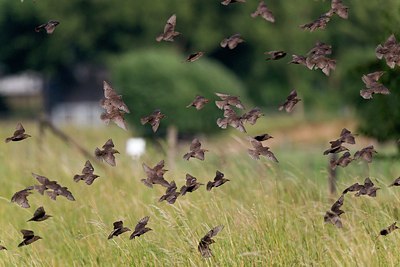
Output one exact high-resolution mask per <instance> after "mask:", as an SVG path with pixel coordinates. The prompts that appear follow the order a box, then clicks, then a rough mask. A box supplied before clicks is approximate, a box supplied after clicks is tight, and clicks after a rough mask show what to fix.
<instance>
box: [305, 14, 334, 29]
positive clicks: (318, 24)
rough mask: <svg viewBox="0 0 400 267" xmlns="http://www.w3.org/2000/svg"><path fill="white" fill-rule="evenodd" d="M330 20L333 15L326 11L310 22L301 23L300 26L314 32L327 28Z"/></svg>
mask: <svg viewBox="0 0 400 267" xmlns="http://www.w3.org/2000/svg"><path fill="white" fill-rule="evenodd" d="M330 20H331V15H330V14H329V13H325V14H322V15H321V16H319V18H317V19H316V20H314V21H312V22H310V23H306V24H303V25H300V28H302V29H303V30H309V31H310V32H313V31H315V30H318V29H321V30H323V29H325V28H326V25H328V22H329V21H330Z"/></svg>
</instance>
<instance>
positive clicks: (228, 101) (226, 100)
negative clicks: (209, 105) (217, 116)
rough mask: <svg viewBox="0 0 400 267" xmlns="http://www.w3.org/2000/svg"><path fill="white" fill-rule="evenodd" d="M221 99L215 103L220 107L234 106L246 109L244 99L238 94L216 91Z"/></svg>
mask: <svg viewBox="0 0 400 267" xmlns="http://www.w3.org/2000/svg"><path fill="white" fill-rule="evenodd" d="M215 94H216V95H217V96H218V97H219V98H220V99H221V100H220V101H215V105H216V106H217V107H218V108H219V109H222V110H224V109H225V107H226V106H228V105H230V106H234V107H236V108H239V109H245V108H244V106H243V104H242V101H240V99H239V97H238V96H232V95H227V94H221V93H215Z"/></svg>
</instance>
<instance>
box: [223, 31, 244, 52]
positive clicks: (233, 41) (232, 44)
mask: <svg viewBox="0 0 400 267" xmlns="http://www.w3.org/2000/svg"><path fill="white" fill-rule="evenodd" d="M243 42H244V40H243V39H242V37H241V35H240V34H239V33H236V34H234V35H232V36H230V37H228V38H225V39H224V40H222V41H221V43H220V45H221V47H222V48H225V47H228V48H229V49H235V48H236V46H237V45H238V44H240V43H243Z"/></svg>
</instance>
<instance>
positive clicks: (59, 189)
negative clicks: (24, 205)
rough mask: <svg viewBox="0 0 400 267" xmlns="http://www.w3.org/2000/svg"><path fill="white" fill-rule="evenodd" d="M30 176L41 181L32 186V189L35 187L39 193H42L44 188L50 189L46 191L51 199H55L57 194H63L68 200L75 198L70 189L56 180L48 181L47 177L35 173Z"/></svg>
mask: <svg viewBox="0 0 400 267" xmlns="http://www.w3.org/2000/svg"><path fill="white" fill-rule="evenodd" d="M32 176H33V177H34V178H36V180H38V182H39V183H41V185H39V186H34V189H37V190H38V192H39V193H40V194H42V195H43V193H44V191H45V190H51V191H47V192H46V193H47V195H48V196H49V197H50V198H51V199H52V200H56V199H57V196H63V197H65V198H67V199H68V200H70V201H75V198H74V196H73V195H72V193H71V191H69V190H68V187H63V186H61V185H60V184H58V183H57V181H50V180H49V179H48V178H46V177H44V176H41V175H38V174H35V173H32Z"/></svg>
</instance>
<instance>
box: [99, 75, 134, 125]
mask: <svg viewBox="0 0 400 267" xmlns="http://www.w3.org/2000/svg"><path fill="white" fill-rule="evenodd" d="M103 90H104V98H103V99H101V100H100V105H101V107H102V108H103V109H105V112H103V113H102V114H101V115H100V119H101V120H102V121H104V122H105V123H106V124H109V122H110V121H113V122H114V123H115V124H116V125H117V126H119V127H120V128H122V129H124V130H127V125H126V121H125V119H124V114H125V113H130V110H129V108H128V106H127V105H126V104H125V102H124V101H123V100H122V96H121V95H118V94H117V93H116V92H115V90H114V89H113V88H112V87H111V85H110V84H109V83H108V82H106V81H103Z"/></svg>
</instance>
